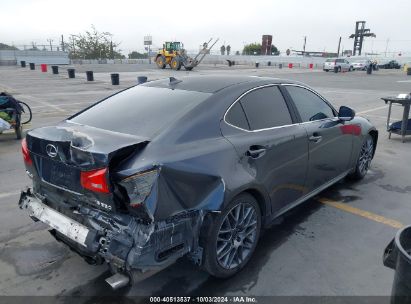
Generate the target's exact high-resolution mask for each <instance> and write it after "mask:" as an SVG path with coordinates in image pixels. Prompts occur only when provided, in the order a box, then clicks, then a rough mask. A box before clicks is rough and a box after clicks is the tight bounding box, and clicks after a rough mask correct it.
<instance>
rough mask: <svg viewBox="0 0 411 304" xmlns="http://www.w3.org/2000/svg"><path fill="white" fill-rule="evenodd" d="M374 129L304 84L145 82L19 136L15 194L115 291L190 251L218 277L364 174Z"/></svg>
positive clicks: (203, 79)
mask: <svg viewBox="0 0 411 304" xmlns="http://www.w3.org/2000/svg"><path fill="white" fill-rule="evenodd" d="M377 139H378V132H377V131H376V129H375V128H374V127H373V126H372V125H371V124H370V122H369V121H368V120H366V119H364V118H361V117H356V116H355V113H354V111H353V110H351V109H349V108H348V107H341V108H340V110H339V111H338V112H337V111H336V110H335V109H334V108H333V107H332V106H331V104H330V103H328V101H326V100H325V99H324V98H323V97H321V96H320V95H319V94H318V93H316V92H315V91H313V90H312V89H310V88H309V87H307V86H305V85H303V84H301V83H296V82H292V81H288V80H280V79H273V78H260V77H232V76H224V77H222V76H196V77H182V78H181V79H179V80H177V79H174V78H170V79H164V80H158V81H152V82H148V83H145V84H141V85H137V86H134V87H132V88H129V89H126V90H124V91H121V92H119V93H117V94H115V95H112V96H110V97H108V98H106V99H104V100H102V101H100V102H97V103H96V104H94V105H92V106H90V107H89V108H87V109H85V110H83V111H81V112H79V113H77V114H75V115H74V116H72V117H70V118H68V119H67V120H65V121H63V122H60V123H59V124H57V125H56V126H51V127H43V128H38V129H34V130H31V131H29V132H28V134H27V136H26V139H24V140H23V141H22V152H23V157H24V162H25V165H26V170H27V174H28V175H29V176H30V177H31V178H32V180H33V188H32V189H28V190H25V191H23V192H22V194H21V197H20V201H19V205H20V207H21V208H22V209H26V210H27V211H28V213H29V214H30V216H31V217H32V218H33V219H34V220H36V221H37V220H40V221H42V222H44V223H46V224H48V225H49V226H50V228H51V229H50V232H51V233H52V235H53V236H54V237H55V238H56V239H57V240H58V241H61V242H63V243H65V244H67V245H68V246H69V247H70V248H71V249H72V250H74V251H76V252H77V253H78V254H80V255H81V256H82V257H84V259H85V260H86V261H87V262H89V263H91V264H101V263H104V262H106V263H107V264H108V265H109V268H110V270H111V271H112V273H113V276H112V277H110V278H108V279H107V282H108V283H110V285H111V286H112V287H114V288H118V287H122V286H125V285H127V284H130V283H131V284H132V283H134V282H136V281H138V280H139V279H141V278H142V277H145V276H147V275H149V274H152V273H154V272H156V271H158V270H160V269H163V268H164V267H166V266H168V265H170V264H172V263H173V262H175V261H176V260H177V259H178V258H180V257H182V256H187V257H188V258H189V259H191V260H192V261H193V262H194V263H195V264H197V265H199V266H200V267H202V268H203V269H205V270H207V271H208V272H209V273H210V274H212V275H214V276H217V277H228V276H231V275H233V274H235V273H236V272H238V271H239V270H240V269H242V268H243V267H244V266H245V265H246V263H247V262H248V261H249V259H250V258H251V256H252V254H253V252H254V249H255V247H256V244H257V242H258V238H259V235H260V232H261V230H262V229H263V228H264V227H268V226H269V225H270V223H271V222H272V220H273V219H274V218H276V217H278V216H280V215H282V214H283V213H285V212H286V211H288V210H289V209H291V208H293V207H295V206H296V205H298V204H300V203H302V202H303V201H305V200H307V199H308V198H310V197H312V196H314V195H316V194H317V193H318V192H320V191H322V190H323V189H325V188H326V187H328V186H330V185H332V184H333V183H335V182H337V181H339V180H341V179H342V178H344V177H345V176H347V175H348V176H350V177H353V178H356V179H360V178H362V177H364V176H365V174H366V173H367V170H368V168H369V166H370V163H371V160H372V158H373V156H374V152H375V148H376V144H377Z"/></svg>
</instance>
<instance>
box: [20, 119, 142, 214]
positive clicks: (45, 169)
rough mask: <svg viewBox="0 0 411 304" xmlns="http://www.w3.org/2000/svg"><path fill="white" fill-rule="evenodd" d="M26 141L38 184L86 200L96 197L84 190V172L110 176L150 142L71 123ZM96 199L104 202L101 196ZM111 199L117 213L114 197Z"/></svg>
mask: <svg viewBox="0 0 411 304" xmlns="http://www.w3.org/2000/svg"><path fill="white" fill-rule="evenodd" d="M26 140H27V147H28V149H29V151H30V155H31V158H32V161H33V166H34V169H35V171H36V174H35V175H34V178H35V179H36V178H37V179H39V180H38V182H40V183H45V184H48V185H49V186H55V187H56V188H57V189H59V190H66V191H67V192H69V193H73V192H75V193H78V194H82V195H84V196H90V195H91V196H95V195H93V193H90V192H91V191H90V190H86V189H84V188H83V187H82V185H81V178H80V176H81V172H82V171H91V170H96V169H100V168H108V172H109V174H110V172H111V171H113V170H114V169H115V167H116V165H117V164H118V163H119V162H120V161H121V160H123V159H125V158H126V157H127V156H129V155H130V154H132V153H135V152H137V151H139V150H140V149H142V148H143V147H144V146H145V145H146V144H147V143H148V142H149V139H148V138H145V137H140V136H134V135H129V134H123V133H118V132H112V131H108V130H103V129H98V128H94V127H90V126H85V125H79V124H74V123H71V122H69V121H66V122H64V123H61V124H59V125H57V126H51V127H43V128H38V129H34V130H32V131H29V132H28V133H27V137H26ZM96 196H98V197H99V198H101V194H98V193H97V194H96ZM109 196H112V195H111V194H110V195H109ZM107 199H109V201H110V202H109V203H110V205H113V206H112V208H110V210H113V209H114V205H115V204H114V202H112V200H113V197H111V198H107Z"/></svg>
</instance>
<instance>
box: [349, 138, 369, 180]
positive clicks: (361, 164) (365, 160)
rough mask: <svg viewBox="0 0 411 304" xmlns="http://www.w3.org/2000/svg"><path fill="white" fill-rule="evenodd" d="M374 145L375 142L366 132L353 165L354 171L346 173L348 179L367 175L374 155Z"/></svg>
mask: <svg viewBox="0 0 411 304" xmlns="http://www.w3.org/2000/svg"><path fill="white" fill-rule="evenodd" d="M374 145H375V143H374V140H373V138H372V136H371V135H370V134H367V136H366V137H365V139H364V142H363V143H362V145H361V150H360V154H359V156H358V159H357V163H356V165H355V171H354V172H353V173H351V174H350V175H348V177H349V178H350V179H353V180H360V179H363V178H364V177H365V176H366V175H367V172H368V169H369V168H370V165H371V160H372V159H373V156H374Z"/></svg>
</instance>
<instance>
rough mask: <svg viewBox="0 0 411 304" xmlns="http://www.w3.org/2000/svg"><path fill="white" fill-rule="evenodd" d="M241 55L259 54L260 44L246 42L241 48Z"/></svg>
mask: <svg viewBox="0 0 411 304" xmlns="http://www.w3.org/2000/svg"><path fill="white" fill-rule="evenodd" d="M243 55H261V44H260V43H250V44H246V45H245V46H244V49H243Z"/></svg>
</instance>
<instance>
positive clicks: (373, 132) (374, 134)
mask: <svg viewBox="0 0 411 304" xmlns="http://www.w3.org/2000/svg"><path fill="white" fill-rule="evenodd" d="M368 134H370V135H371V137H372V140H373V142H374V152H373V155H372V156H373V157H374V155H375V150H376V149H377V142H378V131H377V130H371V131H370V132H369V133H368Z"/></svg>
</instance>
